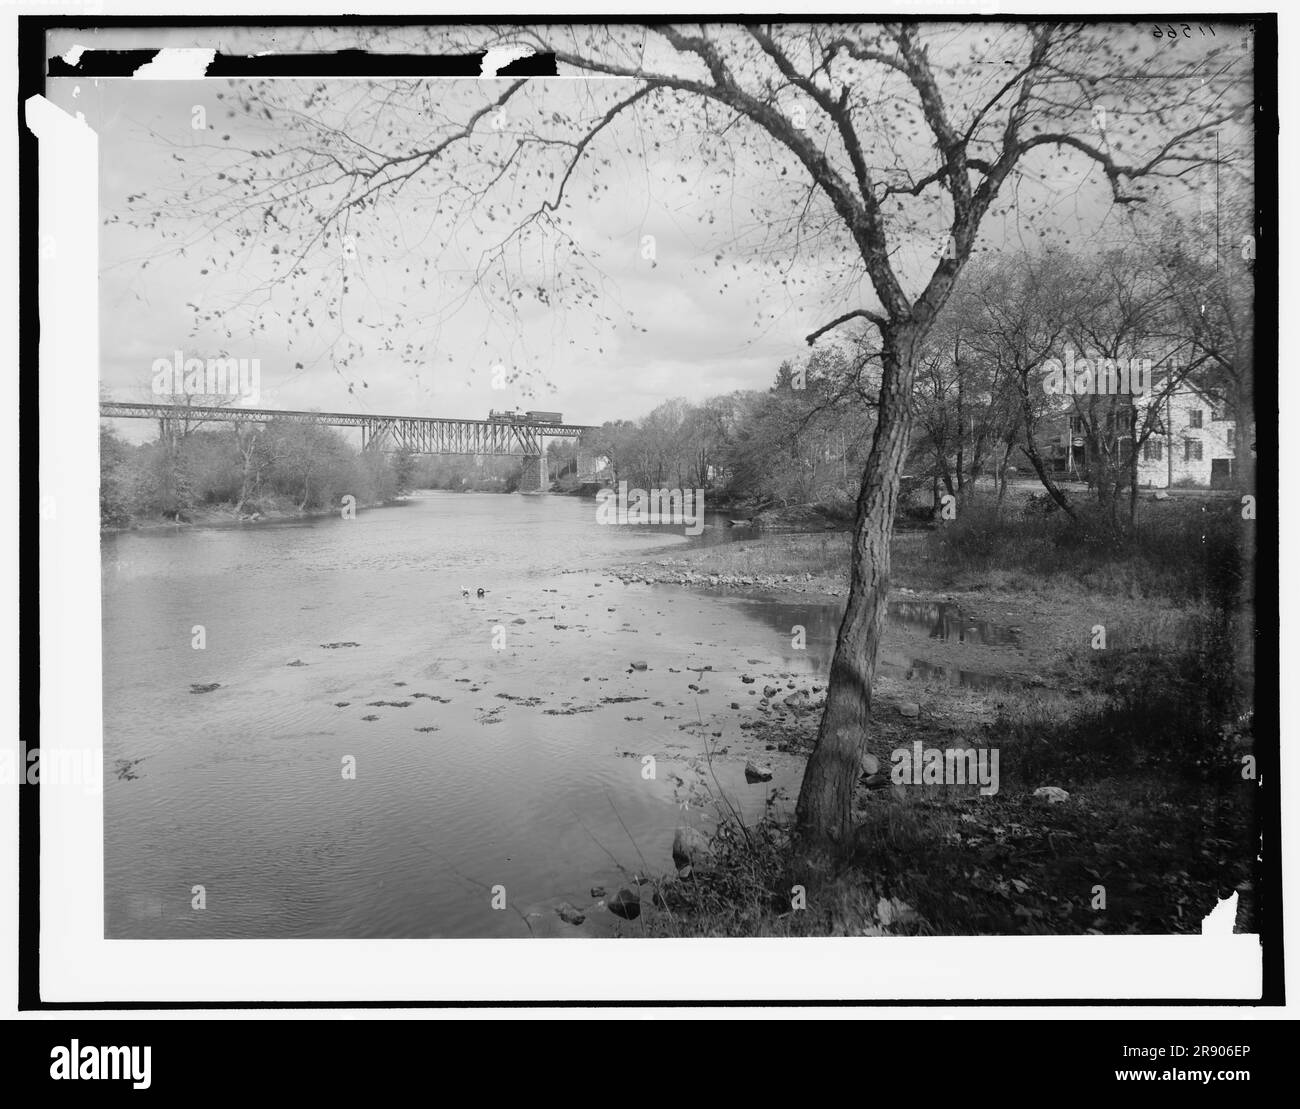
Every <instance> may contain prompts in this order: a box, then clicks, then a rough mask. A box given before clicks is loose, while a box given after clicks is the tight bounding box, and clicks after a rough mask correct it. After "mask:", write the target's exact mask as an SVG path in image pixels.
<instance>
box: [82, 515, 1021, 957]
mask: <svg viewBox="0 0 1300 1109" xmlns="http://www.w3.org/2000/svg"><path fill="white" fill-rule="evenodd" d="M725 523H726V521H725V518H721V517H710V518H709V520H708V524H709V526H708V527H706V528H705V530H704V532H703V534H702V535H700V536H699V537H697V538H693V539H690V538H687V537H686V536H685V535H684V534H683V532H684V529H683V528H682V527H680V526H679V527H676V528H670V527H645V526H601V525H599V524H598V523H597V518H596V507H595V502H594V501H591V500H581V499H578V498H573V497H563V496H542V497H529V496H502V495H497V494H451V493H431V494H425V495H420V496H416V497H414V498H411V499H410V500H409V501H407V502H405V503H403V504H401V505H396V506H392V507H386V508H379V509H373V510H369V511H364V512H361V513H359V514H357V516H356V518H355V519H348V520H345V519H340V518H334V517H328V518H317V519H309V520H301V521H291V522H278V523H277V522H268V523H261V524H253V525H244V526H229V527H195V528H184V529H175V530H170V529H168V530H155V531H142V532H127V533H119V534H110V535H105V536H104V537H103V545H102V577H103V631H104V639H103V643H104V765H105V778H106V781H105V793H104V807H105V848H104V849H105V860H104V862H105V866H104V871H105V929H106V933H107V935H108V936H109V937H110V938H127V937H153V938H157V937H191V938H200V937H202V938H212V937H240V938H255V937H262V938H272V937H376V938H379V937H383V938H398V937H435V936H444V937H488V936H526V935H530V934H532V935H555V934H586V935H592V934H595V935H600V934H609V933H611V932H613V931H617V930H619V929H620V928H621V929H622V930H623V931H626V930H627V929H628V928H629V927H630V926H629V925H628V924H626V923H625V922H621V921H618V920H617V919H616V918H615V917H613V915H612V914H610V913H608V912H602V911H601V910H600V906H599V904H598V901H599V895H598V894H593V892H592V890H593V888H594V887H597V886H604V887H605V888H606V889H607V890H608V892H609V893H610V894H613V893H614V892H615V891H616V890H617V889H618V888H619V887H621V886H626V885H629V884H630V883H633V884H634V876H635V875H637V874H641V875H645V874H649V875H659V874H663V873H669V872H671V870H672V865H673V864H672V859H671V851H670V849H671V844H672V839H673V832H674V830H675V828H676V827H677V825H678V824H679V823H690V824H693V825H695V826H697V827H701V828H703V829H705V830H706V831H707V830H709V829H710V828H711V827H712V825H713V818H714V814H715V812H716V811H717V810H718V807H719V805H720V804H722V805H727V806H734V808H735V809H736V810H737V811H738V812H740V813H741V814H742V815H743V816H744V818H745V819H746V820H747V821H753V820H756V819H757V818H759V817H760V816H761V815H763V813H764V812H774V813H776V814H778V815H781V814H788V813H789V811H790V809H791V807H792V805H793V800H794V798H795V796H796V795H797V791H798V782H799V776H800V774H801V773H802V765H803V764H802V758H801V756H799V755H798V754H796V753H793V752H786V751H783V750H782V749H781V747H782V746H783V745H781V744H780V743H773V742H772V740H773V739H774V738H776V739H778V740H779V735H778V734H775V733H773V732H770V731H769V730H766V729H765V728H764V729H757V730H756V728H755V725H756V724H757V723H759V722H761V721H770V720H771V719H772V718H773V717H774V716H780V715H782V713H781V710H780V705H779V702H781V701H783V700H784V698H785V697H786V696H789V695H790V694H791V693H793V692H795V691H796V690H797V689H804V690H812V691H814V692H815V690H816V688H817V683H821V682H824V680H825V675H826V673H827V671H828V669H829V663H830V655H831V650H832V646H833V642H834V636H835V631H836V628H837V627H838V622H839V615H840V607H839V605H836V604H827V603H823V602H819V601H816V600H814V599H812V598H810V599H809V601H808V602H807V603H793V604H792V603H790V602H789V601H788V600H787V601H785V602H777V601H768V600H761V599H754V598H752V597H744V596H738V595H735V594H730V593H728V592H727V591H726V590H705V589H700V588H687V587H680V586H673V585H654V586H651V585H645V584H630V585H625V584H623V582H621V581H620V580H619V578H618V577H616V576H614V575H613V574H611V573H609V572H608V571H606V570H603V569H602V567H606V566H611V565H616V564H619V563H623V562H628V561H631V560H633V559H635V558H637V557H640V556H642V555H646V554H654V553H660V554H663V553H665V552H668V551H670V550H671V549H672V548H673V547H684V546H686V545H688V544H700V543H711V542H721V541H726V540H727V539H728V538H731V537H733V536H735V535H737V534H741V535H749V536H752V533H746V532H744V531H741V532H739V533H737V532H736V531H734V530H732V529H728V528H727V527H726V526H725ZM480 588H481V589H483V590H484V591H485V592H484V596H483V597H481V598H480V597H479V596H478V590H479V589H480ZM466 590H468V592H469V596H468V597H467V596H465V595H464V592H465V591H466ZM891 617H892V619H891V629H892V631H891V637H893V638H892V641H889V640H887V642H886V644H885V649H884V650H883V652H882V658H881V672H882V673H886V674H889V673H892V674H894V675H896V676H897V677H898V678H899V679H907V680H909V681H910V680H912V679H913V678H920V679H923V680H925V681H929V682H932V681H936V680H938V681H941V682H948V683H951V684H957V685H969V686H976V687H979V686H980V685H981V684H982V683H983V678H982V676H981V675H980V674H978V673H971V672H968V671H966V670H962V669H958V668H956V667H953V666H949V667H947V668H946V669H945V668H944V667H942V666H940V667H935V666H931V665H930V664H929V663H927V662H926V661H925V660H924V659H922V658H918V657H916V656H917V653H918V652H921V651H924V650H925V644H926V643H927V642H930V643H932V642H934V641H936V640H947V639H950V638H954V637H957V638H963V639H974V640H978V641H979V642H993V640H992V639H990V638H989V636H991V635H992V634H993V633H994V632H995V631H996V630H997V629H991V628H986V627H984V626H983V625H980V626H975V625H972V624H971V622H970V621H968V620H966V619H965V618H964V617H963V616H962V615H961V613H960V611H959V610H955V609H953V608H952V606H948V605H944V604H937V603H926V602H899V603H898V604H896V605H894V606H892V608H891ZM796 625H799V626H801V627H803V628H804V629H805V633H806V644H805V645H803V646H796V645H795V642H794V639H795V636H794V634H793V632H794V628H795V626H796ZM1006 634H1010V633H1006ZM900 638H901V639H902V641H903V642H902V644H901V646H900V644H899V642H898V640H899V639H900ZM909 641H910V645H909ZM634 663H635V664H637V665H635V666H634V665H633V664H634ZM765 690H766V691H767V695H766V697H765ZM769 699H770V701H771V708H770V709H769V708H768V705H767V702H768V700H769ZM792 719H793V717H792V716H790V715H789V714H786V715H785V720H786V722H787V723H789V722H790V721H791V720H792ZM706 753H707V757H706ZM747 759H754V760H755V761H757V762H760V763H763V764H767V765H768V766H770V768H771V769H772V771H773V774H774V776H773V778H772V780H771V781H766V782H762V781H750V780H748V779H747V777H746V775H745V762H746V760H747ZM724 797H725V801H723V800H722V798H724ZM198 886H201V887H202V904H203V907H202V909H198V908H196V907H195V905H196V904H197V902H196V893H195V887H198ZM566 901H567V902H570V903H572V904H573V905H575V906H579V907H581V908H583V910H584V911H585V912H586V914H587V920H586V922H585V923H584V924H583V926H582V927H581V929H575V928H574V927H571V926H570V925H568V924H565V923H563V922H561V920H560V918H559V917H558V916H557V913H556V910H557V908H558V907H559V906H560V905H562V904H563V903H564V902H566Z"/></svg>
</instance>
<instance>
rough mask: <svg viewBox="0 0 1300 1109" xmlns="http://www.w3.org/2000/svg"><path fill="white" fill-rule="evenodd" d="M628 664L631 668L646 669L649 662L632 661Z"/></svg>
mask: <svg viewBox="0 0 1300 1109" xmlns="http://www.w3.org/2000/svg"><path fill="white" fill-rule="evenodd" d="M629 665H630V666H631V667H632V669H633V670H646V669H648V668H649V664H648V663H645V662H633V663H629Z"/></svg>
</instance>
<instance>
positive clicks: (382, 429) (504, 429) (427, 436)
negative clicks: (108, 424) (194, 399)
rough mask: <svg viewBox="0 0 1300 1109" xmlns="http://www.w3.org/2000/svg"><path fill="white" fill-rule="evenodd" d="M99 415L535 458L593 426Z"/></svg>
mask: <svg viewBox="0 0 1300 1109" xmlns="http://www.w3.org/2000/svg"><path fill="white" fill-rule="evenodd" d="M99 415H100V417H101V418H103V419H140V420H158V421H159V422H160V424H161V426H163V427H164V428H165V429H168V430H170V431H171V433H173V434H175V433H176V432H177V430H181V431H188V430H192V429H194V428H196V427H199V426H202V425H203V424H206V423H213V422H217V423H271V422H272V421H281V422H285V423H296V424H318V425H322V426H326V427H355V428H359V429H360V430H361V445H362V449H364V450H380V451H398V450H404V449H405V450H409V451H412V452H413V453H415V454H483V455H524V456H525V457H537V456H539V455H541V454H542V453H543V451H544V440H545V439H547V438H551V437H563V438H568V439H573V438H578V437H580V436H581V435H582V433H583V432H584V431H591V430H594V429H593V428H592V427H590V426H589V425H586V424H557V423H528V424H517V423H511V422H509V421H505V420H448V419H442V418H440V417H433V416H381V415H367V414H360V413H353V412H300V411H281V410H278V409H274V408H233V407H232V408H225V407H221V406H208V405H204V406H200V405H193V406H187V405H179V404H131V403H122V402H117V401H101V402H100V405H99Z"/></svg>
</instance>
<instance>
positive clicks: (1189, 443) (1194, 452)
mask: <svg viewBox="0 0 1300 1109" xmlns="http://www.w3.org/2000/svg"><path fill="white" fill-rule="evenodd" d="M1183 461H1184V462H1200V461H1201V441H1200V440H1199V439H1184V440H1183Z"/></svg>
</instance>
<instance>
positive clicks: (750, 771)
mask: <svg viewBox="0 0 1300 1109" xmlns="http://www.w3.org/2000/svg"><path fill="white" fill-rule="evenodd" d="M745 780H746V781H749V782H770V781H771V780H772V768H771V767H770V766H758V765H756V764H755V763H753V762H747V763H745Z"/></svg>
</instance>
